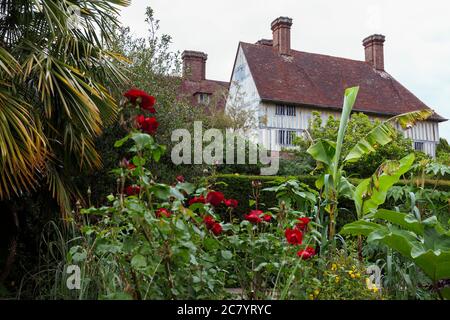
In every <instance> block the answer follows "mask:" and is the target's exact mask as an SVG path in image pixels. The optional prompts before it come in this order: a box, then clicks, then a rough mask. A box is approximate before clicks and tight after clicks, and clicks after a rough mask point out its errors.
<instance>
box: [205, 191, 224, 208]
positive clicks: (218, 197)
mask: <svg viewBox="0 0 450 320" xmlns="http://www.w3.org/2000/svg"><path fill="white" fill-rule="evenodd" d="M223 200H225V196H224V195H223V193H222V192H218V191H211V192H209V193H208V194H207V195H206V202H207V203H210V204H212V205H213V206H214V207H217V206H218V205H220V204H221V203H222V202H223Z"/></svg>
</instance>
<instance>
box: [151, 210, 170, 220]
mask: <svg viewBox="0 0 450 320" xmlns="http://www.w3.org/2000/svg"><path fill="white" fill-rule="evenodd" d="M155 215H156V217H157V218H161V217H163V216H164V217H166V218H170V216H171V215H172V212H170V211H169V210H167V209H165V208H159V209H158V210H156V212H155Z"/></svg>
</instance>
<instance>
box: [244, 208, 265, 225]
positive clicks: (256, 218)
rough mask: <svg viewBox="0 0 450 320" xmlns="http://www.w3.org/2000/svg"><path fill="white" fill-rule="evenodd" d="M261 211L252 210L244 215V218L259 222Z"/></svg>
mask: <svg viewBox="0 0 450 320" xmlns="http://www.w3.org/2000/svg"><path fill="white" fill-rule="evenodd" d="M263 213H264V212H262V211H261V210H252V211H250V213H249V214H247V215H245V216H244V218H245V220H247V221H250V222H251V223H261V221H262V219H261V215H262V214H263Z"/></svg>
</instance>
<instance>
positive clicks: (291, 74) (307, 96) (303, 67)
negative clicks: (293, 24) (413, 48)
mask: <svg viewBox="0 0 450 320" xmlns="http://www.w3.org/2000/svg"><path fill="white" fill-rule="evenodd" d="M240 45H241V46H242V49H243V51H244V54H245V56H246V59H247V62H248V64H249V67H250V71H251V74H252V76H253V79H254V80H255V84H256V87H257V89H258V93H259V95H260V97H261V99H262V100H264V101H272V102H279V103H287V104H298V105H305V106H311V107H322V108H332V109H341V108H342V103H343V93H344V90H345V89H346V88H348V87H352V86H360V91H359V94H358V98H357V100H356V104H355V107H354V110H355V111H362V112H366V113H372V114H376V115H396V114H401V113H405V112H410V111H415V110H421V109H425V108H428V106H426V105H425V104H424V103H423V102H422V101H420V100H419V99H418V98H417V97H416V96H415V95H414V94H412V93H411V92H410V91H409V90H408V89H406V88H405V87H404V86H402V85H401V84H400V83H399V82H398V81H396V80H395V79H394V78H393V77H392V76H391V75H390V74H388V73H387V72H384V71H378V70H375V69H374V68H372V66H370V65H369V64H368V63H366V62H364V61H357V60H350V59H344V58H337V57H331V56H327V55H321V54H314V53H307V52H300V51H295V50H291V55H290V56H281V55H279V54H278V53H277V52H276V51H275V50H273V48H272V47H270V46H267V45H262V44H249V43H243V42H241V43H240ZM431 119H432V120H435V121H445V119H444V118H442V117H441V116H439V115H437V114H435V115H433V116H432V118H431Z"/></svg>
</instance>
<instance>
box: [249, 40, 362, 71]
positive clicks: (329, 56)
mask: <svg viewBox="0 0 450 320" xmlns="http://www.w3.org/2000/svg"><path fill="white" fill-rule="evenodd" d="M240 43H241V44H246V45H251V46H254V47H258V48H264V49H266V48H270V47H269V46H262V45H258V44H255V43H249V42H245V41H240ZM291 51H293V52H295V53H305V54H312V55H317V56H322V57H328V58H333V59H341V60H347V61H352V62H358V63H363V64H367V65H369V64H368V63H367V62H366V61H364V60H356V59H351V58H345V57H339V56H332V55H329V54H325V53H317V52H308V51H301V50H295V49H291ZM369 66H370V65H369Z"/></svg>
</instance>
